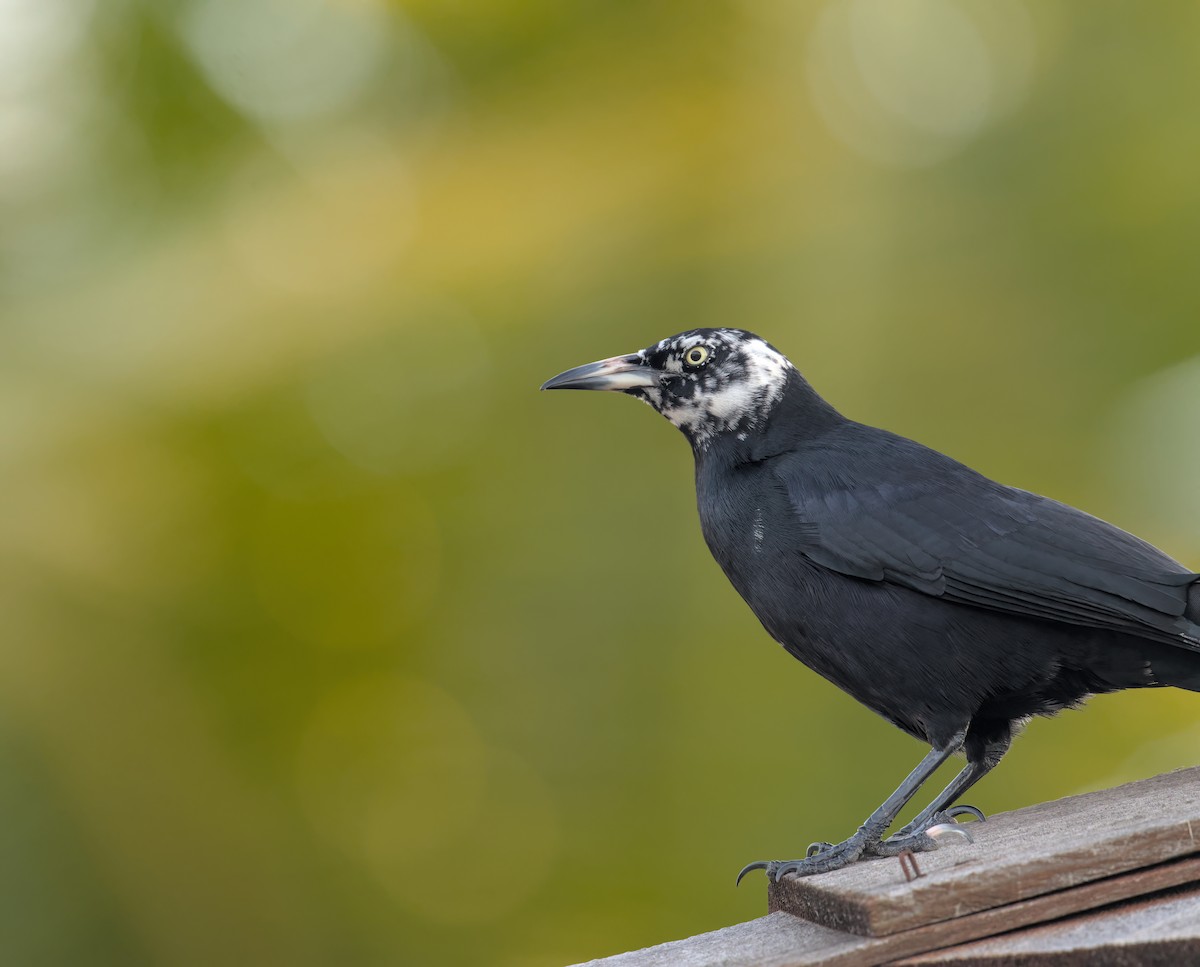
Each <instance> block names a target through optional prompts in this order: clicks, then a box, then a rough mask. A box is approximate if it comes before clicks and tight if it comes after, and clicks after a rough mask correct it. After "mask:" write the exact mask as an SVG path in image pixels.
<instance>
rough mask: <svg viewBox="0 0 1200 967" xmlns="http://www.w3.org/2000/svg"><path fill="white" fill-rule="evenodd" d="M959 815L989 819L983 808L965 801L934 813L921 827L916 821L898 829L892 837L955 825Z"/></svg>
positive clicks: (980, 820)
mask: <svg viewBox="0 0 1200 967" xmlns="http://www.w3.org/2000/svg"><path fill="white" fill-rule="evenodd" d="M959 816H974V817H975V821H976V822H980V823H983V822H986V821H987V816H985V815H984V814H983V810H982V809H977V808H976V807H975V806H968V805H966V804H965V803H962V804H960V805H957V806H950V807H949V808H948V809H943V810H942V811H941V812H938V813H934V814H933V815H932V816H931V817H930V818H929V822H928V823H926V824H924V825H923V826H922V827H920V828H918V826H917V824H916V822H915V821H914V822H911V823H909V824H908V825H907V826H905V827H904V828H903V829H900V830H898V831H897V832H896V834H895V836H893V837H892V838H893V839H895V838H896V837H902V836H914V835H916V834H917V833H918V832H924V830H926V829H929V828H930V827H932V826H941V825H949V826H953V825H955V824H956V823H957V822H958V817H959Z"/></svg>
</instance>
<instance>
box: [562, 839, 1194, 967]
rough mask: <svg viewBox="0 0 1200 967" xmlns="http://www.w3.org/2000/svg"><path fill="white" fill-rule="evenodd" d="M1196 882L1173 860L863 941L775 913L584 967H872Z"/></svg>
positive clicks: (1188, 868)
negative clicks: (821, 966)
mask: <svg viewBox="0 0 1200 967" xmlns="http://www.w3.org/2000/svg"><path fill="white" fill-rule="evenodd" d="M1198 880H1200V857H1192V858H1189V859H1181V860H1174V861H1172V862H1169V863H1165V864H1162V865H1160V866H1157V867H1154V868H1151V869H1148V870H1138V871H1136V872H1133V873H1126V874H1124V875H1122V876H1117V877H1112V878H1109V879H1106V880H1100V881H1096V882H1093V883H1089V884H1087V885H1086V886H1081V887H1076V888H1074V889H1067V890H1064V891H1060V892H1057V893H1052V894H1048V895H1044V896H1039V897H1036V898H1034V899H1030V900H1025V901H1022V902H1019V903H1016V904H1011V905H1008V906H1004V907H996V908H993V909H991V910H986V911H982V912H979V913H974V914H969V915H967V916H964V917H960V918H958V919H955V920H948V921H943V922H940V923H934V924H930V925H928V926H924V927H918V928H916V929H914V930H905V931H901V932H898V933H894V934H890V935H888V936H885V937H864V936H858V935H855V934H851V933H846V932H844V931H841V930H835V929H831V928H829V927H822V926H819V925H818V924H815V923H811V922H809V921H807V920H802V919H800V918H798V917H794V916H791V915H790V914H787V913H783V912H776V913H772V914H769V915H768V916H766V917H762V918H760V919H758V920H751V921H749V922H748V923H740V924H737V925H736V926H733V927H726V928H725V929H723V930H716V931H713V932H712V933H706V934H701V935H699V936H696V937H691V938H689V939H687V940H677V941H674V942H672V943H666V944H661V945H659V946H657V947H648V948H646V949H644V950H637V951H633V952H631V953H626V954H618V955H617V956H615V957H606V958H603V959H600V960H593V961H589V962H588V964H587V965H586V967H668V965H671V967H674V965H679V967H717V965H721V967H751V965H763V967H809V965H815V964H822V965H826V967H873V965H875V964H884V963H890V962H892V961H894V960H896V959H897V958H901V957H908V956H911V955H913V954H918V953H923V952H926V951H931V950H938V949H940V948H943V947H948V946H951V945H956V944H962V943H964V942H966V941H969V940H974V939H976V938H980V937H991V936H993V935H995V934H997V933H999V932H1002V931H1011V930H1015V929H1019V928H1021V927H1025V926H1028V925H1030V924H1039V923H1044V922H1045V921H1047V920H1055V919H1057V918H1059V917H1063V916H1066V915H1068V914H1070V913H1074V912H1076V911H1079V910H1088V909H1093V908H1095V907H1099V906H1104V905H1108V904H1111V903H1113V902H1115V901H1118V900H1123V899H1126V898H1128V897H1140V896H1144V895H1145V894H1147V893H1153V892H1156V891H1160V890H1164V889H1167V888H1171V887H1176V886H1178V885H1179V884H1192V883H1195V882H1196V881H1198ZM955 949H958V948H955Z"/></svg>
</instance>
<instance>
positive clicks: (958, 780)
mask: <svg viewBox="0 0 1200 967" xmlns="http://www.w3.org/2000/svg"><path fill="white" fill-rule="evenodd" d="M1011 744H1012V733H1011V731H1010V730H1009V729H1008V728H1004V729H1002V730H997V731H995V732H993V733H992V734H991V735H990V736H989V737H988V739H987V741H979V740H978V739H976V738H975V737H974V736H972V735H971V734H970V732H968V738H967V743H966V745H967V756H968V759H967V765H966V767H965V768H963V770H962V771H961V772H959V774H958V775H956V776H955V777H954V778H953V779H951V780H950V783H949V784H948V785H947V786H946V788H945V789H943V790H942V791H941V792H939V793H938V794H937V795H936V796H935V797H934V799H933V802H931V803H930V804H929V805H928V806H926V807H925V808H924V809H922V810H921V811H920V813H918V814H917V815H916V817H915V818H914V819H913V820H912V822H910V823H908V825H906V826H905V827H904V828H903V829H901V830H899V831H898V832H897V833H896V834H895V835H894V836H889V837H888V838H887V839H885V840H883V842H881V843H877V844H875V845H874V846H871V847H868V852H870V853H871V854H872V855H874V856H896V855H897V854H899V853H901V852H903V851H904V850H906V849H914V848H915V845H914V844H916V843H918V842H920V841H921V840H922V838H923V837H924V836H925V834H926V833H927V832H928V830H929V829H931V828H932V827H934V826H938V825H940V824H943V823H953V822H954V818H955V816H956V815H960V814H962V813H971V814H973V815H974V816H975V817H976V818H977V819H983V818H984V816H983V813H982V812H980V811H979V810H978V809H976V808H975V807H974V806H957V807H954V803H955V802H956V801H957V800H958V799H959V797H960V796H962V795H963V793H965V792H966V791H967V790H968V789H970V788H971V787H972V786H973V785H975V783H977V782H978V781H979V780H980V779H982V778H983V777H984V776H986V775H987V774H988V773H989V772H991V771H992V769H994V768H995V767H996V765H997V764H998V763H999V762H1000V760H1001V758H1003V756H1004V753H1005V752H1007V751H1008V747H1009V745H1011ZM959 832H960V833H961V834H962V835H964V836H966V838H967V839H968V840H969V839H970V836H969V835H968V834H966V832H965V831H959Z"/></svg>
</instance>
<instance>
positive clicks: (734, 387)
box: [542, 329, 795, 450]
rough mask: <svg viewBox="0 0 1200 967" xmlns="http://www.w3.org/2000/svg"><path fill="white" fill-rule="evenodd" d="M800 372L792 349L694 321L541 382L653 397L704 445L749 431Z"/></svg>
mask: <svg viewBox="0 0 1200 967" xmlns="http://www.w3.org/2000/svg"><path fill="white" fill-rule="evenodd" d="M794 372H795V369H794V368H793V366H792V364H791V363H790V362H789V361H788V359H787V357H786V356H784V355H783V354H782V353H781V352H779V351H778V350H777V349H775V347H774V346H772V345H771V344H770V343H768V342H767V341H766V340H764V339H761V338H759V337H758V336H756V335H754V333H751V332H746V331H745V330H742V329H692V330H689V331H688V332H681V333H680V334H679V335H677V336H671V337H669V338H667V339H664V340H663V341H662V342H659V343H655V344H654V345H653V346H648V347H647V348H645V349H642V350H639V351H638V352H636V353H630V354H629V355H628V356H613V357H611V358H610V359H602V360H600V361H599V362H595V363H587V364H586V365H584V366H576V367H575V368H574V369H568V370H567V371H566V372H565V373H559V374H558V375H557V376H555V377H554V378H553V379H551V380H548V381H547V382H546V383H544V384H543V385H542V389H603V390H620V391H621V392H623V393H628V394H629V395H630V396H636V397H637V398H638V399H641V400H644V401H645V402H647V403H649V404H650V405H651V406H652V407H654V409H656V410H658V412H659V413H661V414H662V415H663V416H665V417H666V418H667V419H668V420H670V421H671V422H672V423H674V424H675V425H676V426H677V427H679V429H681V430H682V431H683V432H684V435H685V436H687V438H688V439H689V440H690V441H691V442H692V445H693V446H694V447H696V448H697V449H698V450H703V449H704V448H706V447H707V446H708V444H709V443H710V442H711V441H712V440H713V439H715V438H716V437H718V436H719V435H721V434H733V435H734V436H739V435H740V439H743V440H744V439H745V438H746V436H745V435H746V434H748V433H749V432H751V431H752V430H754V429H755V427H757V426H759V425H760V424H762V423H763V421H764V420H765V419H766V417H767V415H768V414H769V413H770V411H771V409H772V408H773V407H774V406H775V404H776V403H778V402H779V400H780V398H781V397H782V396H783V392H784V389H785V388H786V386H787V383H788V379H789V377H790V375H791V374H792V373H794Z"/></svg>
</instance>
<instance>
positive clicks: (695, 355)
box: [688, 349, 704, 365]
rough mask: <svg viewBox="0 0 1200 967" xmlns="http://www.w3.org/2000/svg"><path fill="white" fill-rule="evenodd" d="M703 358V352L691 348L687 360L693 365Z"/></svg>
mask: <svg viewBox="0 0 1200 967" xmlns="http://www.w3.org/2000/svg"><path fill="white" fill-rule="evenodd" d="M703 358H704V353H702V352H701V351H700V350H699V349H693V350H692V351H691V352H690V353H688V362H689V363H692V364H693V365H695V364H697V363H699V362H700V360H702V359H703Z"/></svg>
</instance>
